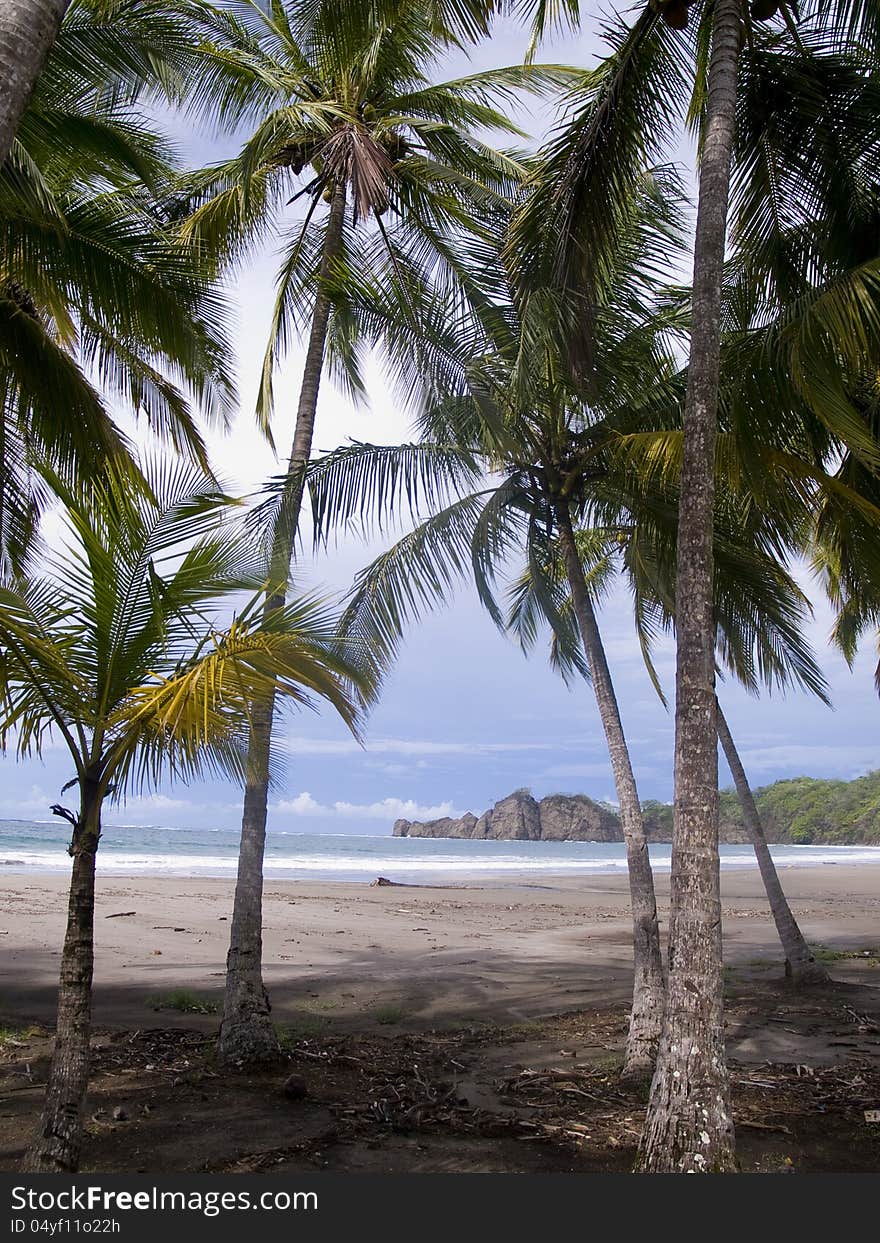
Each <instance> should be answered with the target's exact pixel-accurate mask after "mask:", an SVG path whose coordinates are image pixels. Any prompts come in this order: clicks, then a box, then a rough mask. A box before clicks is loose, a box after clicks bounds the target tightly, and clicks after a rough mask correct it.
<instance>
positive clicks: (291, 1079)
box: [282, 1074, 309, 1101]
mask: <svg viewBox="0 0 880 1243" xmlns="http://www.w3.org/2000/svg"><path fill="white" fill-rule="evenodd" d="M282 1091H283V1092H284V1095H285V1096H286V1097H287V1099H288V1100H289V1101H301V1100H302V1099H303V1098H304V1097H306V1096H308V1094H309V1085H308V1084H307V1083H306V1081H305V1079H304V1078H303V1076H302V1075H296V1074H294V1075H288V1076H287V1078H286V1079H285V1080H284V1087H283V1088H282Z"/></svg>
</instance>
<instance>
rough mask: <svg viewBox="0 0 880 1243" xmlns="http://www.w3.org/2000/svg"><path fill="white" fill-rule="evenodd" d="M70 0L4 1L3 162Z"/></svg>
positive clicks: (0, 23)
mask: <svg viewBox="0 0 880 1243" xmlns="http://www.w3.org/2000/svg"><path fill="white" fill-rule="evenodd" d="M69 4H70V0H3V4H0V164H5V162H6V157H7V156H8V155H9V152H10V149H11V147H12V141H13V139H14V138H15V134H16V131H17V130H18V124H19V121H20V120H21V118H22V116H23V114H24V110H25V108H26V107H27V106H28V101H29V100H30V97H31V94H32V92H33V89H34V87H35V86H36V84H37V78H38V77H39V76H40V70H41V69H42V68H43V65H44V63H45V60H46V56H47V55H48V53H49V50H50V48H51V47H52V44H53V43H54V42H55V38H56V36H57V34H58V28H59V26H60V25H61V19H62V18H63V17H64V14H65V13H66V12H67V7H68V5H69Z"/></svg>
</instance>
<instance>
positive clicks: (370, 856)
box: [0, 820, 880, 883]
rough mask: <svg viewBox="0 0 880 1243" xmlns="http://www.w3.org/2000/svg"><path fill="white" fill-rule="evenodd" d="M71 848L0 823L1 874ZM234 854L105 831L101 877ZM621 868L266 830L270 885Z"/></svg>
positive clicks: (732, 853) (30, 826) (221, 847)
mask: <svg viewBox="0 0 880 1243" xmlns="http://www.w3.org/2000/svg"><path fill="white" fill-rule="evenodd" d="M68 841H69V830H68V829H67V826H66V825H64V824H62V823H60V822H43V821H36V820H0V869H3V870H5V871H7V872H31V873H41V872H42V873H45V872H66V871H67V870H68V869H69V867H70V858H69V856H68V854H67V844H68ZM237 852H238V830H237V829H184V828H175V827H173V826H168V825H159V826H156V827H152V828H151V827H144V826H143V825H138V826H137V827H133V826H132V827H125V826H120V827H114V826H107V827H105V829H104V832H103V834H102V837H101V847H100V850H99V851H98V870H99V872H103V873H105V874H107V875H113V874H116V875H126V876H136V875H143V876H162V875H165V876H221V877H231V876H234V875H235V868H236V857H237ZM772 854H773V858H774V859H775V861H776V863H777V865H778V866H780V867H817V866H821V865H823V864H824V865H829V864H835V863H837V864H841V863H848V864H857V865H864V864H869V863H880V846H774V847H773V848H772ZM651 862H652V864H653V865H654V867H655V868H656V869H657V870H658V871H661V872H663V871H668V870H669V862H670V847H669V846H663V845H655V846H652V847H651ZM721 866H722V867H723V868H736V867H755V866H756V865H755V856H754V853H753V851H752V849H751V847H749V846H722V848H721ZM625 868H626V857H625V853H624V848H623V845H622V843H617V842H480V841H476V842H475V841H457V840H451V839H435V838H418V837H413V838H409V837H392V836H391V835H390V833H389V834H385V835H383V836H381V837H366V836H360V835H356V834H334V833H286V832H281V831H279V830H274V831H272V830H270V832H269V834H268V840H267V847H266V869H265V870H266V876H267V877H268V878H269V879H271V880H285V879H289V880H328V881H361V882H365V883H366V882H369V881H371V880H375V879H376V877H377V876H385V877H387V878H388V879H389V880H395V881H401V882H411V883H412V882H418V881H422V882H424V883H429V882H432V881H434V880H436V881H445V882H447V883H449V882H454V881H455V880H456V879H458V880H461V881H463V880H465V879H478V880H486V881H487V882H494V883H498V882H500V881H503V880H504V879H505V877H509V878H512V877H513V875H514V874H517V875H519V874H522V875H524V876H532V877H536V878H540V876H541V875H545V876H549V875H553V874H558V875H572V876H575V875H599V874H603V873H604V874H608V873H615V872H622V871H623V870H624V869H625ZM0 875H2V871H0Z"/></svg>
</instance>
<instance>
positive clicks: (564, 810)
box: [393, 790, 622, 842]
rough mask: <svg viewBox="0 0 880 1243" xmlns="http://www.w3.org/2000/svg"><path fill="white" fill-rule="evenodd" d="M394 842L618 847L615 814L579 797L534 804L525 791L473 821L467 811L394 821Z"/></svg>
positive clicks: (560, 797) (562, 796)
mask: <svg viewBox="0 0 880 1243" xmlns="http://www.w3.org/2000/svg"><path fill="white" fill-rule="evenodd" d="M393 833H394V836H395V837H467V838H485V839H493V840H499V841H500V840H504V841H519V842H541V841H544V842H569V841H591V842H618V841H621V840H622V834H621V831H620V821H619V820H618V817H617V816H616V814H615V813H614V812H613V811H611V810H610V809H609V808H607V807H602V806H601V804H599V803H594V802H593V800H592V799H590V798H587V796H586V795H585V794H551V795H548V797H547V798H542V799H541V801H540V802H538V800H537V799H534V798H532V796H531V794H530V793H529V792H528V790H514V792H513V794H508V795H507V797H506V798H502V799H500V800H499V801H498V802H497V803H496V804H495V806H494V807H491V808H490V809H489V810H488V811H485V812H483V814H482V816H480V817H479V819H478V818H477V817H476V816H475V815H473V813H472V812H467V813H466V814H465V815H464V816H462V817H460V819H454V818H452V817H450V816H444V818H443V819H442V820H429V821H427V822H426V823H420V822H419V821H417V820H415V821H413V820H397V821H395V824H394V830H393Z"/></svg>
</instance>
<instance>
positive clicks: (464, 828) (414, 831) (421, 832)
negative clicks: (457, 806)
mask: <svg viewBox="0 0 880 1243" xmlns="http://www.w3.org/2000/svg"><path fill="white" fill-rule="evenodd" d="M476 823H477V817H476V816H473V815H471V813H470V812H469V811H468V812H466V813H465V814H464V815H463V816H462V817H461V818H460V819H458V820H456V819H453V818H452V817H451V816H443V817H442V819H440V820H429V821H428V822H427V824H420V823H419V821H418V820H395V821H394V829H393V830H392V832H393V834H394V836H395V837H477V836H480V835H479V834H477V833H475V832H474V826H475V825H476Z"/></svg>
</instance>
